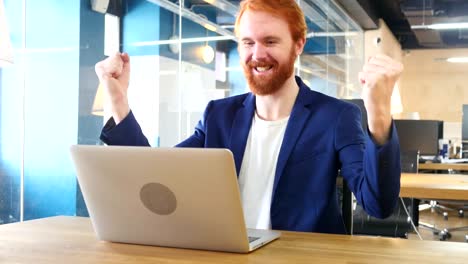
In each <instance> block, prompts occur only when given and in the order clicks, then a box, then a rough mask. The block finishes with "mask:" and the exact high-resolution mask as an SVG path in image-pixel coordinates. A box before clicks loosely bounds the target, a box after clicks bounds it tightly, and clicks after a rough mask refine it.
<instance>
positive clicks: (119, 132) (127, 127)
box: [100, 111, 150, 146]
mask: <svg viewBox="0 0 468 264" xmlns="http://www.w3.org/2000/svg"><path fill="white" fill-rule="evenodd" d="M100 139H101V140H102V142H104V143H106V144H107V145H119V146H150V144H149V143H148V139H147V138H146V137H145V135H143V131H142V130H141V127H140V125H139V124H138V122H137V121H136V119H135V116H134V115H133V112H132V111H130V113H129V114H128V115H127V116H126V117H125V118H124V119H123V120H122V122H120V123H119V124H118V125H116V124H115V121H114V118H112V117H111V118H110V119H109V120H108V121H107V123H106V124H105V125H104V127H103V128H102V131H101V136H100Z"/></svg>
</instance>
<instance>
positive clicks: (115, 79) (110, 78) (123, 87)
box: [95, 52, 130, 124]
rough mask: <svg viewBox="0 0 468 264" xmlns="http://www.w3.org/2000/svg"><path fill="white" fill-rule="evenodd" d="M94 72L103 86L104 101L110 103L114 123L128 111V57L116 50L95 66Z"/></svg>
mask: <svg viewBox="0 0 468 264" xmlns="http://www.w3.org/2000/svg"><path fill="white" fill-rule="evenodd" d="M95 70H96V74H97V76H98V78H99V81H100V82H101V85H102V86H103V87H104V91H105V94H106V102H107V103H109V104H110V107H111V111H112V116H113V117H114V121H115V123H116V124H118V123H120V121H122V120H123V119H124V118H125V117H126V116H127V115H128V113H129V112H130V107H129V106H128V97H127V90H128V83H129V78H130V57H129V56H128V54H127V53H120V52H117V53H115V54H114V55H112V56H110V57H108V58H107V59H105V60H102V61H100V62H98V63H97V64H96V66H95Z"/></svg>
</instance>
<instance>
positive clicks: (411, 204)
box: [353, 151, 419, 238]
mask: <svg viewBox="0 0 468 264" xmlns="http://www.w3.org/2000/svg"><path fill="white" fill-rule="evenodd" d="M400 159H401V170H402V172H411V173H417V172H418V159H419V155H418V151H407V152H402V153H401V154H400ZM418 203H419V202H418V200H416V199H412V198H402V199H399V200H398V203H397V205H396V207H395V209H394V211H393V214H392V215H391V216H389V217H387V218H385V219H378V218H375V217H372V216H370V215H368V214H367V213H366V212H365V211H364V209H363V208H362V207H361V206H360V205H356V207H355V208H356V209H355V210H354V212H353V234H355V235H374V236H388V237H400V238H407V237H408V233H409V232H411V231H412V229H413V227H412V225H411V220H413V222H416V223H417V221H418V215H419V214H418V209H417V208H418Z"/></svg>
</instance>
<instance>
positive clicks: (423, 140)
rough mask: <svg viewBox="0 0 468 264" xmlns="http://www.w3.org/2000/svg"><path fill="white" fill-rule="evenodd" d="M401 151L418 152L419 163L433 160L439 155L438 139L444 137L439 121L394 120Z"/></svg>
mask: <svg viewBox="0 0 468 264" xmlns="http://www.w3.org/2000/svg"><path fill="white" fill-rule="evenodd" d="M395 126H396V128H397V133H398V139H399V141H400V148H401V150H402V151H412V150H419V155H420V161H422V162H425V161H427V160H434V158H437V156H438V155H439V139H442V138H443V137H444V122H443V121H440V120H410V119H397V120H395Z"/></svg>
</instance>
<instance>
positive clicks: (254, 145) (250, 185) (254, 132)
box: [239, 113, 289, 229]
mask: <svg viewBox="0 0 468 264" xmlns="http://www.w3.org/2000/svg"><path fill="white" fill-rule="evenodd" d="M288 120H289V117H287V118H284V119H281V120H277V121H265V120H262V119H260V117H258V115H257V113H255V116H254V118H253V121H252V127H251V128H250V132H249V136H248V139H247V144H246V147H245V153H244V158H243V160H242V166H241V170H240V174H239V189H240V193H241V198H242V207H243V210H244V218H245V223H246V226H247V227H248V228H256V229H271V221H270V206H271V196H272V192H273V182H274V179H275V171H276V163H277V161H278V155H279V151H280V148H281V143H282V142H283V137H284V132H285V131H286V125H287V124H288Z"/></svg>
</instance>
